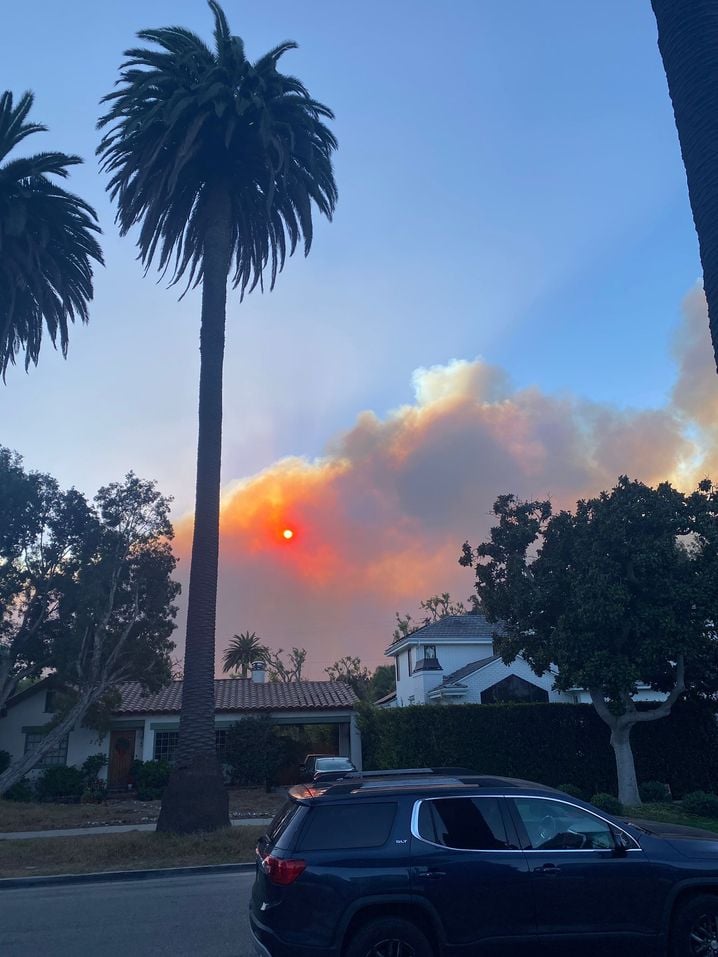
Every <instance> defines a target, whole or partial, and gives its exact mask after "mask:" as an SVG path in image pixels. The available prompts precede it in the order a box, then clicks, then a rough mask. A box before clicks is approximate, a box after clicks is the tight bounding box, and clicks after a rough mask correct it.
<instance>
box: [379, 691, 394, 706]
mask: <svg viewBox="0 0 718 957" xmlns="http://www.w3.org/2000/svg"><path fill="white" fill-rule="evenodd" d="M390 701H396V689H395V690H394V691H390V692H389V694H385V695H384V697H383V698H377V699H376V701H375V702H374V704H375V705H382V704H389V702H390Z"/></svg>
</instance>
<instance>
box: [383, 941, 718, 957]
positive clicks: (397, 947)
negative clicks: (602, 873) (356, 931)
mask: <svg viewBox="0 0 718 957" xmlns="http://www.w3.org/2000/svg"><path fill="white" fill-rule="evenodd" d="M706 953H711V951H706ZM415 954H416V951H415V950H414V948H413V947H412V946H411V944H407V942H406V941H405V940H398V939H387V940H380V941H378V942H377V943H376V944H374V945H373V946H372V947H371V949H370V950H368V951H367V954H366V957H415Z"/></svg>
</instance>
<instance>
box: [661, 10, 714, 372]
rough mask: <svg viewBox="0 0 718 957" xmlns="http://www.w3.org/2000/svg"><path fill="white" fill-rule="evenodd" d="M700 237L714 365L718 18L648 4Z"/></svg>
mask: <svg viewBox="0 0 718 957" xmlns="http://www.w3.org/2000/svg"><path fill="white" fill-rule="evenodd" d="M651 4H652V6H653V12H654V14H655V17H656V21H657V23H658V46H659V49H660V51H661V56H662V58H663V66H664V68H665V71H666V77H667V78H668V90H669V93H670V96H671V100H672V103H673V113H674V116H675V120H676V126H677V128H678V138H679V140H680V145H681V153H682V155H683V163H684V165H685V169H686V176H687V179H688V195H689V197H690V203H691V208H692V211H693V220H694V222H695V225H696V231H697V233H698V241H699V245H700V254H701V263H702V265H703V284H704V287H705V292H706V299H707V300H708V317H709V324H710V331H711V338H712V340H713V355H714V358H715V362H716V365H718V223H717V222H716V214H715V210H716V208H717V207H718V156H717V155H716V148H715V144H716V137H717V136H718V126H717V125H716V116H717V115H718V113H717V105H718V20H716V8H715V3H713V2H701V3H698V2H696V0H651Z"/></svg>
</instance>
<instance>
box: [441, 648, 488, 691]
mask: <svg viewBox="0 0 718 957" xmlns="http://www.w3.org/2000/svg"><path fill="white" fill-rule="evenodd" d="M500 657H501V655H491V656H490V657H489V658H479V660H478V661H470V662H469V663H468V665H464V666H463V667H462V668H457V669H456V671H452V672H451V674H450V675H445V676H444V680H443V681H442V682H441V684H440V685H437V687H439V688H441V687H443V686H444V685H453V684H455V683H456V682H458V681H461V679H462V678H468V677H469V675H472V674H473V673H474V672H475V671H480V670H481V669H482V668H485V667H486V665H490V664H492V663H493V662H494V661H498V660H499V658H500Z"/></svg>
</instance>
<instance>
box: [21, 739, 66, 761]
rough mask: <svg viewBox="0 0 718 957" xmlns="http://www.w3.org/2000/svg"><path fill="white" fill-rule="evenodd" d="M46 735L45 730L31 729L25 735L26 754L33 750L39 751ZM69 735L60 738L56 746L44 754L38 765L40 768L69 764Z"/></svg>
mask: <svg viewBox="0 0 718 957" xmlns="http://www.w3.org/2000/svg"><path fill="white" fill-rule="evenodd" d="M44 737H45V732H43V731H30V732H28V733H27V734H26V735H25V754H29V753H30V752H31V751H37V749H38V748H39V746H40V743H41V742H42V740H43V738H44ZM68 737H69V735H67V734H66V735H65V736H64V738H60V740H59V741H58V742H57V744H56V745H55V747H54V748H50V750H49V751H48V752H47V753H46V754H44V755H43V756H42V758H41V759H40V761H39V763H38V764H37V765H36V767H38V768H56V767H58V766H64V765H66V764H67V739H68Z"/></svg>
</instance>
